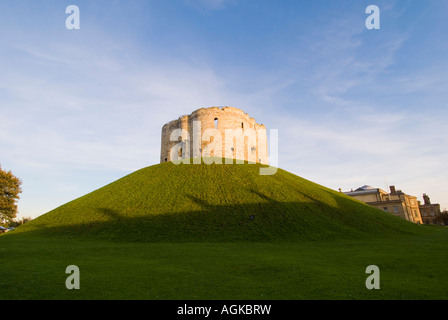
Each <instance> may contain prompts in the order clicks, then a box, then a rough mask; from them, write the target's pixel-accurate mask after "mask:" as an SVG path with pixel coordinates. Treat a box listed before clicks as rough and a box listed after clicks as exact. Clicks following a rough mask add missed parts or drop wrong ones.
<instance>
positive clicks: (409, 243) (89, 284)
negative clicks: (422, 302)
mask: <svg viewBox="0 0 448 320" xmlns="http://www.w3.org/2000/svg"><path fill="white" fill-rule="evenodd" d="M447 249H448V232H447V230H446V229H442V228H437V229H434V232H432V233H431V235H418V236H409V237H399V238H397V239H378V240H362V241H359V240H357V241H355V240H338V241H315V242H311V241H304V242H295V243H293V242H273V243H256V242H229V243H131V242H107V241H80V240H74V239H69V240H66V239H58V238H44V237H36V236H26V235H24V234H20V235H19V234H17V235H14V234H10V235H6V236H1V237H0V261H1V263H0V278H1V279H2V288H1V290H0V299H1V300H5V299H164V300H165V299H170V300H172V299H174V300H177V299H182V300H190V299H193V300H194V299H207V300H208V299H211V300H215V299H255V300H258V299H282V300H283V299H447V298H448V275H447V274H446V266H447V265H448V255H447ZM69 265H77V266H78V267H79V268H80V275H81V276H80V280H81V281H80V283H81V289H80V290H71V291H70V290H68V289H67V288H66V287H65V280H66V278H67V277H68V276H69V275H68V274H65V269H66V267H67V266H69ZM369 265H377V266H378V267H379V268H380V271H381V274H380V277H381V278H380V280H381V288H380V290H371V291H370V290H367V289H366V287H365V281H366V278H367V277H368V275H367V274H366V273H365V270H366V267H367V266H369Z"/></svg>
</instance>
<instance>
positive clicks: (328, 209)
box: [17, 163, 422, 242]
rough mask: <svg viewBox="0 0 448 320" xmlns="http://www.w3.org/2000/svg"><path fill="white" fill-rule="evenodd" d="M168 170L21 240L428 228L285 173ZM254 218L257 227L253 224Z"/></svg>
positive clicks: (36, 225) (212, 237)
mask: <svg viewBox="0 0 448 320" xmlns="http://www.w3.org/2000/svg"><path fill="white" fill-rule="evenodd" d="M259 168H260V166H259V165H248V164H245V165H205V164H203V165H178V166H175V165H173V164H171V163H164V164H160V165H155V166H152V167H148V168H144V169H142V170H139V171H137V172H134V173H132V174H130V175H128V176H126V177H124V178H122V179H120V180H118V181H116V182H114V183H112V184H109V185H107V186H105V187H103V188H101V189H99V190H97V191H94V192H92V193H90V194H88V195H85V196H83V197H81V198H79V199H76V200H74V201H72V202H70V203H67V204H65V205H63V206H61V207H59V208H57V209H55V210H53V211H51V212H49V213H47V214H45V215H43V216H41V217H39V218H38V219H35V220H34V221H31V222H29V223H27V224H25V225H24V226H23V227H22V228H19V229H18V230H17V232H27V233H30V232H31V233H36V234H45V235H55V236H64V237H75V238H80V237H81V238H86V239H104V240H116V241H151V242H153V241H161V242H163V241H187V242H194V241H273V240H282V241H285V240H286V241H291V240H293V241H296V240H311V239H312V240H319V239H322V240H324V239H354V238H358V239H365V238H371V237H372V236H394V237H395V236H396V235H397V234H400V235H408V234H415V233H420V232H422V231H421V228H420V227H419V226H416V225H414V224H412V223H409V222H406V221H404V220H402V219H399V218H396V217H394V216H392V215H390V214H386V213H384V212H382V211H380V210H377V209H374V208H372V207H370V206H367V205H365V204H363V203H361V202H358V201H355V200H353V199H352V198H349V197H348V196H345V195H344V194H342V193H339V192H335V191H333V190H330V189H327V188H325V187H322V186H320V185H317V184H315V183H312V182H310V181H308V180H305V179H302V178H300V177H298V176H295V175H293V174H291V173H288V172H286V171H283V170H278V172H277V174H275V175H273V176H260V175H259ZM251 215H255V220H250V219H249V216H251Z"/></svg>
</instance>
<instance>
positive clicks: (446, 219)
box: [436, 210, 448, 226]
mask: <svg viewBox="0 0 448 320" xmlns="http://www.w3.org/2000/svg"><path fill="white" fill-rule="evenodd" d="M436 221H438V222H441V223H442V224H443V225H445V226H448V211H446V210H445V211H443V212H442V213H441V214H440V215H439V216H438V217H437V218H436Z"/></svg>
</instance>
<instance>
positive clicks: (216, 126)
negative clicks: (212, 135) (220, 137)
mask: <svg viewBox="0 0 448 320" xmlns="http://www.w3.org/2000/svg"><path fill="white" fill-rule="evenodd" d="M215 129H218V118H215Z"/></svg>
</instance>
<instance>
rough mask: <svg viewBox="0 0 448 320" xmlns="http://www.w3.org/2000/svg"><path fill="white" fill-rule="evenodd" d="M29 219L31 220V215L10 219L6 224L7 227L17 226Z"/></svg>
mask: <svg viewBox="0 0 448 320" xmlns="http://www.w3.org/2000/svg"><path fill="white" fill-rule="evenodd" d="M31 220H32V219H31V217H23V218H21V219H14V221H12V222H11V223H9V224H8V227H12V228H17V227H20V226H21V225H23V224H25V223H27V222H29V221H31Z"/></svg>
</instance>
